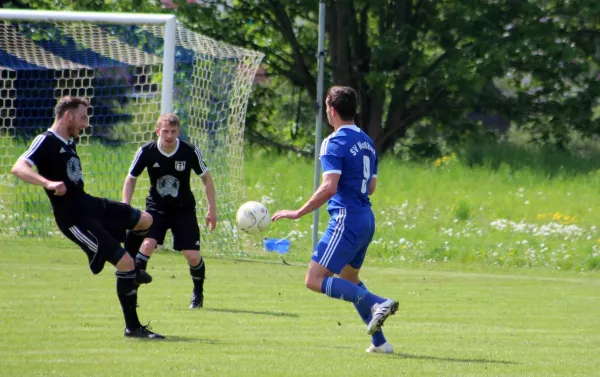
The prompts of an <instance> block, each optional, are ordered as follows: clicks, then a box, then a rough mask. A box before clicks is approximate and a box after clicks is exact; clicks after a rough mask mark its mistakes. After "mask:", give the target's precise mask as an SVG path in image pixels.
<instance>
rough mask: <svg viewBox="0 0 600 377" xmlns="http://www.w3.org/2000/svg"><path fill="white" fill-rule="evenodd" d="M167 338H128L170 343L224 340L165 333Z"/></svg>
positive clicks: (213, 342)
mask: <svg viewBox="0 0 600 377" xmlns="http://www.w3.org/2000/svg"><path fill="white" fill-rule="evenodd" d="M163 335H164V336H165V339H147V338H126V339H127V340H128V341H141V342H153V343H154V342H168V343H202V344H213V345H217V344H222V342H220V341H218V340H214V339H207V338H195V337H189V336H177V335H168V334H163Z"/></svg>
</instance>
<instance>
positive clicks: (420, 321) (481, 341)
mask: <svg viewBox="0 0 600 377" xmlns="http://www.w3.org/2000/svg"><path fill="white" fill-rule="evenodd" d="M206 263H207V274H208V275H207V277H208V279H207V281H206V286H205V287H206V288H205V289H206V292H207V296H206V301H205V305H206V307H205V308H204V309H202V310H197V311H191V310H189V309H187V305H188V300H189V294H190V289H191V281H190V279H189V276H188V272H187V269H186V268H185V264H184V261H183V258H182V257H181V256H179V255H176V254H174V253H170V252H161V253H159V254H157V255H155V256H154V257H153V258H152V260H151V262H150V266H151V267H150V269H149V270H150V272H151V273H152V274H153V276H154V278H155V280H154V282H153V283H152V284H150V285H148V286H144V287H143V288H142V289H141V290H140V299H139V300H140V305H141V308H140V309H139V312H140V316H141V319H142V320H143V321H149V320H151V321H152V326H153V328H154V330H155V331H157V332H159V333H162V334H164V335H166V336H168V337H169V338H168V339H167V340H166V341H162V342H152V341H138V340H132V339H124V338H123V336H122V331H123V324H122V317H121V313H120V308H119V304H118V301H117V298H116V295H115V294H114V290H115V288H114V275H113V274H112V268H107V269H106V270H105V271H103V272H102V273H101V274H100V275H99V276H92V275H91V273H89V272H88V270H87V267H86V263H85V257H84V255H83V254H82V253H81V252H80V251H79V250H77V249H74V248H72V247H63V248H47V247H44V246H41V245H34V244H28V243H27V242H7V243H3V247H2V252H1V253H0V287H1V289H0V295H1V300H0V313H1V315H0V375H2V376H7V377H8V376H15V377H16V376H113V375H116V374H119V375H143V376H166V375H170V376H175V375H176V376H197V375H223V376H242V375H243V376H259V375H260V376H265V375H273V376H307V375H311V376H322V375H335V376H365V375H400V376H457V375H460V376H591V375H594V374H595V373H596V372H597V371H598V368H599V367H600V361H599V359H598V354H597V352H598V344H599V342H600V335H599V334H600V321H598V318H597V316H598V312H599V311H600V300H599V298H600V294H599V293H598V292H600V280H598V279H595V278H592V277H590V276H579V275H578V274H574V273H568V272H561V274H560V276H556V275H555V276H549V275H548V274H544V273H540V272H538V273H535V274H529V275H519V274H497V273H460V272H451V271H443V270H440V269H437V270H436V269H429V270H426V269H415V268H411V269H400V268H393V267H387V268H372V267H368V268H365V270H364V276H363V278H364V281H365V282H366V284H367V285H368V286H369V287H370V289H371V290H373V291H374V292H378V293H380V294H381V295H385V296H391V297H395V298H396V299H398V300H399V301H400V302H401V309H400V311H399V312H398V314H397V315H396V316H394V317H391V318H390V319H389V320H388V322H387V323H386V325H385V326H384V331H385V333H386V335H387V337H388V340H389V341H390V342H391V343H392V344H393V345H394V347H395V351H396V354H393V355H374V354H367V353H365V352H364V349H365V348H366V347H367V346H368V345H369V341H370V338H369V337H368V336H367V335H366V334H365V327H364V325H363V324H362V322H361V321H360V318H359V317H358V315H357V314H356V313H355V312H354V308H353V307H352V305H350V304H348V303H346V302H342V301H338V300H332V299H329V298H327V297H326V296H323V295H317V294H315V293H311V292H309V291H308V290H307V289H305V288H304V287H303V275H304V270H305V269H304V265H298V266H286V265H283V264H274V263H268V262H256V261H254V262H248V261H242V260H234V259H228V260H223V259H217V258H208V259H207V262H206Z"/></svg>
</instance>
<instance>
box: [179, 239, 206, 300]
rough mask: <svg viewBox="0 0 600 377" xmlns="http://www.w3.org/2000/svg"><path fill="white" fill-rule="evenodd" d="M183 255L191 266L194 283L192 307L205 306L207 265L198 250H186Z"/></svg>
mask: <svg viewBox="0 0 600 377" xmlns="http://www.w3.org/2000/svg"><path fill="white" fill-rule="evenodd" d="M183 255H184V256H185V259H186V260H187V262H188V265H189V266H190V275H191V276H192V282H193V283H194V289H193V291H192V299H191V301H190V309H199V308H202V307H203V306H204V279H205V278H206V265H205V264H204V259H202V256H200V251H198V250H184V251H183Z"/></svg>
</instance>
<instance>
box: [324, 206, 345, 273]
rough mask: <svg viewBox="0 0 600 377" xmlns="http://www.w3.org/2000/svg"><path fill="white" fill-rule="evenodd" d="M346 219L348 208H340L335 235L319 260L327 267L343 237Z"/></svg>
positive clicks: (334, 230)
mask: <svg viewBox="0 0 600 377" xmlns="http://www.w3.org/2000/svg"><path fill="white" fill-rule="evenodd" d="M344 220H346V208H340V212H339V215H338V218H337V220H336V224H335V228H334V229H333V235H332V236H331V239H330V240H329V244H328V245H327V248H326V249H325V252H324V253H323V256H322V257H321V260H319V264H320V265H321V266H323V267H327V265H328V264H329V262H330V261H331V257H332V256H333V253H334V252H335V249H336V248H337V246H338V245H339V243H340V240H341V239H342V234H343V233H344V228H345V226H344Z"/></svg>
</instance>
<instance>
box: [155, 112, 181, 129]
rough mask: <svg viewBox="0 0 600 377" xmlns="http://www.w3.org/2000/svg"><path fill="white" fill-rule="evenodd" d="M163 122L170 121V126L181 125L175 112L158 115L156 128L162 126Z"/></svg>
mask: <svg viewBox="0 0 600 377" xmlns="http://www.w3.org/2000/svg"><path fill="white" fill-rule="evenodd" d="M163 123H168V124H169V126H175V127H179V117H178V116H177V115H175V114H173V113H166V114H163V115H161V116H159V117H158V120H157V121H156V128H160V126H161V125H162V124H163Z"/></svg>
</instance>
